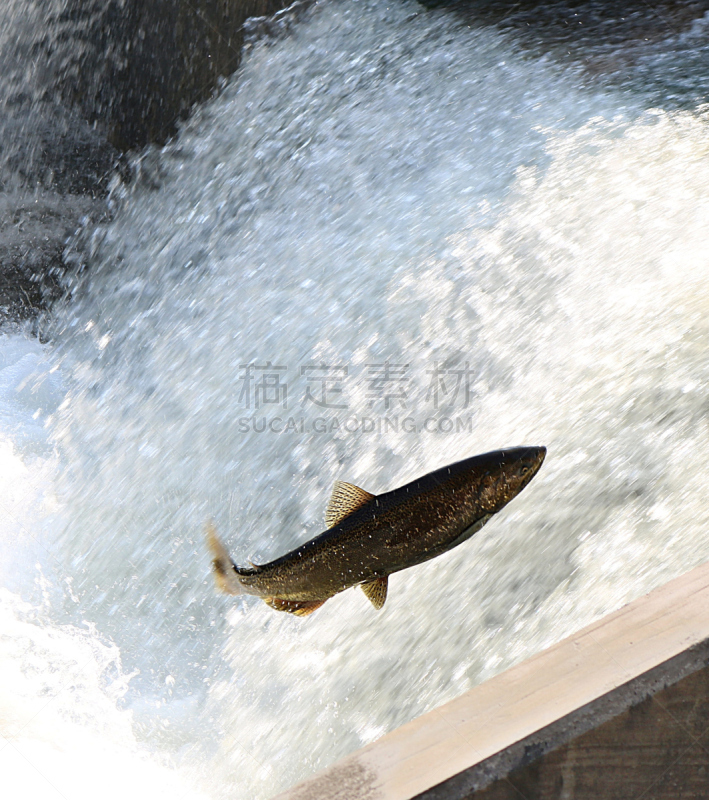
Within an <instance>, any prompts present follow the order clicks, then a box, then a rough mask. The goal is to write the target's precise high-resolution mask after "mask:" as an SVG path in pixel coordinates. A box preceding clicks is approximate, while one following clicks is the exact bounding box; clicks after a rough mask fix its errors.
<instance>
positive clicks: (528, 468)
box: [515, 446, 547, 491]
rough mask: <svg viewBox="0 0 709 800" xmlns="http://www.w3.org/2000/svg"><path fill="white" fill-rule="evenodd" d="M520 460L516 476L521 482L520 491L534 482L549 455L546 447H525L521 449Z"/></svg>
mask: <svg viewBox="0 0 709 800" xmlns="http://www.w3.org/2000/svg"><path fill="white" fill-rule="evenodd" d="M520 450H521V452H520V454H519V459H518V462H517V466H516V470H515V472H516V476H517V479H518V480H519V491H522V489H524V487H525V486H526V485H527V484H528V483H529V482H530V481H531V480H532V478H533V477H534V476H535V475H536V474H537V472H539V470H540V468H541V466H542V464H543V463H544V459H545V458H546V455H547V449H546V447H543V446H540V447H524V448H520Z"/></svg>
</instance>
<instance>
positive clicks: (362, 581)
mask: <svg viewBox="0 0 709 800" xmlns="http://www.w3.org/2000/svg"><path fill="white" fill-rule="evenodd" d="M545 455H546V448H545V447H516V448H513V449H509V450H496V451H494V452H492V453H484V454H483V455H478V456H473V457H472V458H466V459H465V460H463V461H458V462H457V463H455V464H451V465H450V466H447V467H443V468H442V469H437V470H435V471H434V472H429V473H428V475H424V476H423V477H421V478H418V479H417V480H415V481H412V482H411V483H407V484H406V485H405V486H401V487H400V488H398V489H394V490H392V491H390V492H385V493H384V494H380V495H374V494H370V493H369V492H367V491H365V490H364V489H360V488H359V487H358V486H354V485H353V484H351V483H345V482H343V481H337V482H336V483H335V487H334V489H333V492H332V497H331V498H330V503H329V505H328V507H327V512H326V514H325V523H326V525H327V530H326V531H325V532H324V533H321V534H320V535H319V536H316V537H315V538H314V539H311V540H310V541H309V542H305V544H302V545H300V546H299V547H296V549H295V550H292V551H291V552H290V553H286V555H284V556H281V557H280V558H277V559H276V560H275V561H271V562H269V563H268V564H251V565H250V566H248V567H239V566H237V565H236V564H234V562H233V561H232V560H231V558H230V557H229V553H228V552H227V550H226V548H225V547H224V545H223V544H222V543H221V541H220V540H219V537H218V536H217V532H216V530H215V528H214V525H213V524H212V523H209V524H208V526H207V542H208V544H209V548H210V550H211V552H212V556H213V562H212V563H213V567H214V577H215V580H216V583H217V586H218V587H219V588H220V589H221V590H222V591H224V592H226V593H227V594H251V595H256V596H257V597H261V598H262V599H263V600H264V601H265V602H266V603H267V604H268V605H269V606H271V608H275V609H276V610H278V611H287V612H288V613H290V614H296V615H298V616H300V617H304V616H306V615H307V614H311V613H312V612H313V611H315V609H317V608H319V607H320V606H321V605H322V604H323V603H324V602H325V601H326V600H329V599H330V598H331V597H333V596H334V595H336V594H338V593H339V592H342V591H344V590H345V589H349V587H350V586H361V587H362V590H363V591H364V593H365V595H366V596H367V597H368V598H369V600H370V601H371V603H372V605H373V606H374V607H375V608H376V609H380V608H381V607H382V606H383V605H384V601H385V600H386V597H387V586H388V579H389V575H391V574H393V573H394V572H399V571H400V570H402V569H407V568H408V567H413V566H415V565H416V564H421V563H422V562H424V561H428V560H429V559H431V558H435V557H436V556H439V555H441V554H442V553H445V552H447V551H448V550H451V549H452V548H453V547H457V546H458V545H459V544H462V543H463V542H465V541H466V540H467V539H469V538H470V537H471V536H472V535H473V534H474V533H477V532H478V531H479V530H480V529H481V528H482V526H483V525H484V524H485V523H486V522H487V521H488V520H489V519H490V517H491V516H492V515H493V514H497V512H498V511H500V510H501V509H502V508H504V506H506V505H507V503H509V502H510V500H512V498H513V497H515V496H516V495H518V494H519V493H520V492H521V491H522V489H524V487H525V486H526V485H527V484H528V483H529V482H530V481H531V480H532V478H533V477H534V476H535V475H536V474H537V472H538V470H539V468H540V467H541V465H542V462H543V461H544V457H545Z"/></svg>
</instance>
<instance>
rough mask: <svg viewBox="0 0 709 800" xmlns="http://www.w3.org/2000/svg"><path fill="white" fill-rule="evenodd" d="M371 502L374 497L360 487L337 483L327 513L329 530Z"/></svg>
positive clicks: (341, 482) (326, 522)
mask: <svg viewBox="0 0 709 800" xmlns="http://www.w3.org/2000/svg"><path fill="white" fill-rule="evenodd" d="M370 500H374V495H373V494H370V493H369V492H366V491H365V490H364V489H360V488H359V486H355V485H354V484H353V483H345V481H335V485H334V486H333V487H332V495H331V496H330V502H329V503H328V504H327V511H326V512H325V524H326V525H327V527H328V528H334V527H335V525H337V524H339V523H340V522H342V520H343V519H344V518H345V517H349V515H350V514H352V513H354V512H355V511H357V509H358V508H362V506H366V505H367V503H368V502H369V501H370Z"/></svg>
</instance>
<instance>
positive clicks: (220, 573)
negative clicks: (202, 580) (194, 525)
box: [206, 520, 243, 594]
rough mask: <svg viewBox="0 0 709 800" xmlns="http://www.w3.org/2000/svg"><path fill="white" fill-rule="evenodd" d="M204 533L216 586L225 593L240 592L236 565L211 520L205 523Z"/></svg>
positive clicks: (241, 590) (240, 587) (241, 589)
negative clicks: (210, 555)
mask: <svg viewBox="0 0 709 800" xmlns="http://www.w3.org/2000/svg"><path fill="white" fill-rule="evenodd" d="M206 535H207V546H208V547H209V550H210V552H211V554H212V571H213V572H214V581H215V583H216V584H217V587H218V588H219V589H221V590H222V592H225V593H226V594H242V593H243V588H242V586H241V583H240V582H239V577H238V575H237V572H236V565H235V564H234V562H233V561H232V560H231V558H230V557H229V553H228V552H227V549H226V547H224V545H223V544H222V542H221V539H220V538H219V537H218V536H217V529H216V528H215V527H214V523H213V522H212V520H209V522H208V523H207V528H206Z"/></svg>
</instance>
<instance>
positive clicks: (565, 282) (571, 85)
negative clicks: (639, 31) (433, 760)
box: [0, 0, 709, 800]
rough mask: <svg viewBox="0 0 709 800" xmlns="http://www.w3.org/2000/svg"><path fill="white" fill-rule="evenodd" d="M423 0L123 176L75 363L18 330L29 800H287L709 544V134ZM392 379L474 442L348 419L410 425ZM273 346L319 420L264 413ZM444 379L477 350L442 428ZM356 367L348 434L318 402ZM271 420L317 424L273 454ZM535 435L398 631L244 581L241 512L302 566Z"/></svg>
mask: <svg viewBox="0 0 709 800" xmlns="http://www.w3.org/2000/svg"><path fill="white" fill-rule="evenodd" d="M416 10H417V7H416V6H414V5H410V4H407V3H406V2H402V3H397V4H395V5H391V6H385V5H384V4H381V3H376V2H362V1H360V2H353V0H348V1H347V2H330V3H327V4H323V5H322V6H318V7H315V8H314V9H313V10H312V11H311V12H310V13H309V14H307V15H306V17H305V19H304V20H303V21H301V22H300V23H299V24H298V25H296V26H295V28H294V29H293V31H292V32H291V34H290V36H289V37H288V38H286V39H284V40H282V41H279V42H276V43H275V44H273V45H272V46H265V45H258V46H255V47H254V48H252V49H251V51H250V52H249V54H248V56H247V58H246V59H245V62H244V64H243V67H242V69H241V71H240V75H239V76H238V80H236V81H234V82H233V83H231V84H230V85H228V86H227V87H226V88H225V90H224V92H223V93H222V96H221V97H220V98H219V99H218V100H216V101H214V102H213V103H211V104H210V105H209V106H207V107H206V108H204V109H203V110H202V111H201V112H200V113H199V114H198V115H197V117H196V118H195V119H194V120H193V121H192V122H191V123H190V124H189V125H188V126H186V128H185V129H184V130H183V132H182V135H181V136H180V138H179V140H178V141H177V142H176V143H175V144H173V145H171V146H170V147H168V148H167V149H166V150H164V151H163V152H148V153H147V154H145V155H144V157H143V160H142V162H141V163H142V167H141V169H142V174H143V178H142V179H141V180H139V181H138V182H137V184H136V185H135V186H134V187H132V188H130V189H123V188H120V187H117V188H116V191H115V202H116V217H115V220H114V221H113V222H112V223H111V224H110V225H109V226H108V227H106V228H104V229H103V230H101V231H98V232H96V233H95V234H94V241H93V250H92V263H91V266H90V270H89V271H88V273H87V275H88V278H87V279H86V280H84V281H81V280H80V281H78V282H77V283H76V285H75V287H74V295H73V297H72V299H71V301H70V302H69V303H67V305H66V307H65V308H63V309H60V310H59V311H58V312H57V319H56V323H55V327H54V331H53V342H52V344H51V345H46V346H41V345H39V344H37V343H36V342H33V341H29V340H25V339H23V338H21V337H20V336H18V335H7V336H6V337H5V338H4V339H3V340H2V344H1V346H0V358H1V362H0V368H1V369H0V418H1V421H2V431H3V438H2V442H1V443H0V475H1V476H2V478H3V487H4V488H3V493H2V496H0V508H1V510H2V512H3V513H2V514H0V552H1V553H2V556H3V560H2V567H1V572H0V580H1V581H2V586H3V587H4V588H3V589H2V593H0V616H1V617H2V623H1V624H2V628H1V630H2V633H3V637H2V639H0V675H1V676H2V677H3V679H4V680H3V681H2V684H1V685H2V686H3V689H2V690H0V734H2V737H3V738H2V739H0V748H1V749H0V766H2V769H3V774H8V775H10V776H11V780H10V783H9V785H10V786H12V787H13V793H12V794H11V795H9V796H10V797H12V798H15V797H17V798H19V797H23V798H24V797H41V798H45V797H47V798H49V797H62V796H63V797H65V798H68V800H74V798H82V797H85V796H89V794H90V793H91V792H92V791H95V786H96V784H97V783H99V782H100V784H101V786H102V793H104V794H107V796H115V797H125V796H127V795H128V794H129V793H130V794H131V795H133V796H136V797H146V798H147V797H154V796H158V797H160V796H162V794H161V793H163V794H164V796H166V797H167V796H168V794H169V796H171V797H206V798H225V799H226V798H229V799H230V800H241V798H266V797H269V796H270V795H271V794H273V793H274V792H276V791H277V790H279V789H282V788H285V787H286V786H288V785H290V784H292V783H293V782H295V781H296V780H298V779H300V778H302V777H305V776H307V775H309V774H311V773H312V772H313V771H315V770H316V769H318V768H320V767H323V766H325V765H327V764H328V763H331V762H332V761H333V760H334V759H336V758H337V757H339V756H342V755H344V754H345V753H347V752H349V751H351V750H352V749H354V748H356V747H358V746H360V745H361V744H363V743H365V742H368V741H371V740H373V739H375V738H376V737H378V736H379V735H381V734H382V733H384V732H385V731H387V730H390V729H392V728H393V727H395V726H396V725H399V724H401V723H402V722H405V721H407V720H409V719H411V718H413V717H415V716H417V715H418V714H420V713H422V712H424V711H426V710H428V709H430V708H433V707H434V706H436V705H438V704H440V703H441V702H443V701H445V700H448V699H450V698H452V697H454V696H456V695H458V694H459V693H461V692H463V691H465V690H466V689H468V688H470V687H471V686H473V685H475V684H476V683H479V682H480V681H482V680H484V679H486V678H488V677H490V676H491V675H493V674H495V673H497V672H499V671H500V670H502V669H504V668H506V667H508V666H510V665H511V664H513V663H515V662H516V661H518V660H520V659H522V658H524V657H526V656H528V655H530V654H531V653H533V652H536V651H537V650H539V649H540V648H542V647H544V646H546V645H548V644H549V643H551V642H553V641H556V640H558V639H560V638H561V637H563V636H564V635H566V634H568V633H569V632H571V631H573V630H576V629H578V628H579V627H581V626H583V625H584V624H586V623H588V622H590V621H591V620H593V619H595V618H597V617H598V616H599V615H601V614H604V613H607V612H608V611H611V610H612V609H614V608H617V607H618V606H619V605H621V604H622V603H624V602H626V601H628V600H630V599H632V598H633V597H635V596H637V595H639V594H641V593H642V592H644V591H647V590H649V589H650V588H652V587H653V586H656V585H658V584H660V583H662V582H664V581H666V580H668V579H670V578H672V577H673V576H676V575H678V574H680V573H681V572H683V571H685V570H687V569H689V568H691V567H692V566H694V565H696V564H698V563H701V562H702V561H704V560H706V559H707V558H708V557H709V542H707V538H706V536H705V530H706V523H707V517H708V515H709V502H707V500H706V499H705V496H706V492H705V491H704V483H705V481H704V461H705V457H704V454H705V453H706V452H707V446H708V445H709V427H708V425H707V401H706V393H705V387H706V385H707V372H708V370H709V364H708V363H707V360H706V355H705V354H706V351H707V337H708V335H709V330H708V328H707V323H706V321H705V320H706V318H707V313H706V312H707V308H709V285H708V282H707V277H706V276H707V266H709V245H707V241H706V230H707V225H708V224H709V191H708V190H707V186H709V158H708V156H709V116H707V115H705V114H704V113H703V112H702V111H701V110H697V111H676V110H675V111H663V110H659V109H656V110H647V109H646V108H645V106H644V104H643V102H642V101H641V99H639V98H636V96H635V95H633V94H632V93H631V92H630V91H627V90H622V91H621V89H619V88H605V89H601V88H598V89H592V88H589V85H588V81H587V80H584V79H583V77H582V76H581V75H580V74H579V73H578V72H577V71H574V70H572V69H570V68H568V67H567V68H565V69H562V68H561V67H559V66H557V65H555V64H554V62H553V61H552V60H551V59H549V60H546V61H545V60H539V59H538V58H536V57H532V56H529V55H525V54H524V53H523V52H522V51H520V50H518V49H517V48H516V46H515V44H514V41H513V40H511V39H510V38H505V37H502V36H500V34H498V33H496V32H495V31H494V30H491V29H480V30H470V29H466V28H464V27H462V26H460V27H459V26H457V25H456V24H455V23H454V22H451V21H450V20H449V19H448V18H446V17H445V16H443V15H440V16H439V15H435V14H427V15H422V16H419V17H413V16H412V14H414V13H415V11H416ZM386 358H388V359H389V360H390V361H391V362H394V363H409V364H410V367H409V372H408V375H409V377H410V378H411V382H410V385H409V388H408V399H407V403H408V405H407V409H406V410H405V412H404V410H402V409H398V408H397V411H398V413H399V416H400V417H403V416H404V413H406V414H408V415H409V416H410V417H411V418H412V419H413V420H414V424H417V425H418V424H420V423H421V421H422V420H424V419H426V418H429V417H431V418H433V419H437V420H440V419H443V418H444V417H452V418H455V417H456V416H460V417H464V418H466V419H467V417H468V416H469V417H470V418H471V420H472V421H471V426H470V429H469V430H465V429H464V430H462V431H460V432H458V433H457V434H456V433H453V434H443V433H434V432H428V431H425V430H424V431H418V432H414V433H412V432H409V431H408V430H406V431H405V430H402V429H401V428H400V429H399V430H398V431H397V432H393V431H389V432H386V433H378V432H376V431H375V432H371V433H361V432H357V433H349V432H348V431H347V430H346V429H344V427H341V428H340V430H339V431H330V432H325V433H320V432H318V431H317V430H314V429H313V427H312V426H313V424H314V423H313V420H314V419H315V418H316V417H318V416H320V417H325V418H327V419H332V418H333V417H335V416H339V417H340V419H341V420H342V421H343V422H344V420H346V419H352V418H357V419H359V420H361V419H362V418H363V417H368V418H372V419H378V418H380V417H383V416H384V411H383V409H382V407H381V404H375V406H374V407H373V408H370V406H369V405H368V401H369V398H368V396H367V391H368V388H370V387H369V386H368V383H367V380H366V377H367V367H366V365H367V364H371V363H380V362H381V361H383V360H384V359H386ZM267 360H271V361H272V362H273V363H274V364H278V365H285V366H287V367H288V376H287V379H288V382H289V408H288V409H287V410H285V411H284V410H283V409H282V408H280V407H279V408H277V407H275V406H274V407H272V409H269V410H268V411H267V412H262V411H258V412H254V411H253V410H251V411H247V410H245V409H244V407H243V403H241V402H240V393H241V390H242V388H243V382H242V381H241V379H240V375H241V374H242V370H240V368H239V365H240V364H245V363H250V362H257V363H259V364H265V363H266V361H267ZM436 361H438V362H443V361H448V362H449V363H450V364H454V365H458V366H460V365H462V364H464V363H465V362H466V361H467V362H468V364H469V365H470V370H471V372H472V382H473V386H472V389H473V396H472V400H471V402H470V406H469V408H468V409H462V408H461V407H460V398H458V404H459V405H458V407H457V408H455V409H454V410H453V411H451V410H446V409H439V410H438V412H435V411H433V410H432V409H431V407H430V398H429V400H428V401H427V399H426V390H427V386H428V381H429V376H428V375H427V372H426V371H427V370H430V369H432V368H433V365H434V362H436ZM323 362H324V363H328V364H345V365H348V367H349V369H350V373H349V375H348V376H347V379H346V380H345V381H344V382H343V384H342V386H343V388H344V390H345V392H344V395H343V397H344V399H345V400H346V402H347V403H348V404H349V408H348V409H347V411H346V412H345V413H339V415H338V414H337V413H336V412H327V413H321V412H319V411H317V410H313V409H312V408H308V407H307V406H301V399H302V397H303V394H304V390H305V386H306V383H305V382H304V379H303V377H302V376H300V366H301V365H304V364H319V363H323ZM264 413H266V414H267V416H270V417H274V416H276V415H280V416H282V417H283V419H284V420H286V419H287V417H288V416H293V417H294V419H297V420H300V418H301V417H302V418H303V419H304V422H303V430H302V432H301V430H300V429H299V428H298V426H299V425H300V423H299V422H298V423H297V424H296V430H295V431H292V430H291V431H286V432H283V433H280V434H278V433H274V432H270V431H266V432H263V433H257V432H255V431H254V430H253V429H250V430H248V431H246V432H243V430H242V428H243V426H242V423H241V422H240V420H241V419H244V418H246V419H250V417H251V416H252V415H254V416H256V418H257V419H260V418H261V417H262V416H263V415H264ZM250 425H251V423H249V426H247V427H250ZM518 444H544V445H546V446H547V447H548V448H549V455H548V457H547V461H546V463H545V465H544V467H543V469H542V471H541V472H540V473H539V475H538V476H537V477H536V478H535V480H534V481H533V482H532V484H531V485H530V486H529V487H528V488H527V489H526V490H525V492H524V493H523V495H521V496H520V497H519V498H517V499H516V500H515V501H514V502H513V503H512V504H511V505H510V507H509V508H508V509H506V510H505V511H504V512H503V513H502V514H500V516H499V517H498V518H496V519H495V520H493V521H491V522H490V523H489V525H488V526H487V527H486V528H485V530H484V531H483V532H481V533H480V534H479V535H478V536H476V537H475V538H474V539H473V540H472V541H471V542H469V543H467V544H466V545H465V546H463V547H460V548H458V549H456V550H455V551H453V552H452V553H450V554H448V555H446V556H444V557H441V558H438V559H436V560H435V561H433V562H431V563H429V564H426V565H423V566H421V567H418V568H416V569H413V570H410V571H407V572H404V573H400V574H398V575H396V576H394V577H393V578H392V580H391V584H390V594H389V599H388V600H387V604H386V606H385V608H384V610H383V611H382V612H380V613H376V612H375V611H374V610H372V608H371V607H370V606H369V605H368V603H367V601H366V599H365V598H364V596H363V595H362V593H361V592H354V591H349V592H346V593H344V594H342V595H340V596H338V597H336V598H334V599H333V600H331V601H329V602H328V603H327V604H326V605H325V606H324V607H323V608H322V609H321V610H319V611H318V612H316V613H315V614H314V615H312V616H311V617H308V618H307V619H305V620H301V619H296V618H290V617H288V616H287V615H279V614H276V613H275V612H273V611H271V610H270V609H268V608H267V607H266V606H265V605H264V604H262V603H260V601H258V600H256V599H253V598H244V599H237V600H234V599H232V598H225V597H223V596H219V595H217V594H216V593H215V591H214V588H213V585H212V581H211V577H210V575H209V560H208V556H207V553H206V552H205V548H204V544H203V539H202V531H203V526H204V523H205V521H206V520H207V519H208V518H209V517H213V518H214V519H215V521H216V523H217V526H218V528H219V529H220V530H221V531H222V532H223V534H224V538H225V539H226V541H227V542H228V544H229V546H230V548H231V550H232V553H233V554H234V556H235V557H236V558H237V559H238V560H240V561H242V562H243V561H245V560H246V559H247V558H251V559H253V560H255V561H259V560H265V559H268V558H271V557H275V556H276V555H278V554H280V553H282V552H285V551H286V550H287V549H289V548H291V547H292V546H294V545H295V544H296V543H298V542H300V541H303V540H304V539H306V538H309V537H310V536H312V535H314V534H315V533H317V532H319V531H320V530H321V529H322V518H323V514H324V508H325V506H326V504H327V498H328V494H329V489H330V487H331V484H332V482H333V481H334V480H335V479H337V478H342V479H346V480H351V481H354V482H356V483H359V484H361V485H363V486H364V487H365V488H367V489H369V490H370V491H374V492H377V491H383V490H386V489H389V488H392V487H395V486H397V485H400V484H401V483H403V482H405V481H406V480H408V479H411V478H413V477H415V476H416V475H418V474H421V473H423V472H426V471H429V470H431V469H434V468H435V467H438V466H441V465H443V464H445V463H447V462H450V461H453V460H455V459H457V458H462V457H464V456H467V455H471V454H473V453H476V452H481V451H484V450H489V449H493V448H496V447H500V446H505V445H518ZM107 775H110V776H111V777H110V779H109V780H107V778H106V776H107ZM29 781H33V783H28V782H29ZM107 784H108V785H107ZM26 786H31V787H32V788H31V792H30V793H29V794H28V793H27V791H26V789H25V787H26ZM53 792H54V794H53ZM111 792H113V794H110V793H111ZM92 796H93V795H92Z"/></svg>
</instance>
